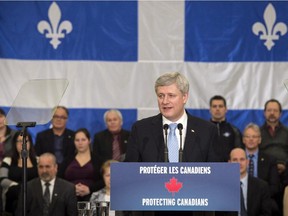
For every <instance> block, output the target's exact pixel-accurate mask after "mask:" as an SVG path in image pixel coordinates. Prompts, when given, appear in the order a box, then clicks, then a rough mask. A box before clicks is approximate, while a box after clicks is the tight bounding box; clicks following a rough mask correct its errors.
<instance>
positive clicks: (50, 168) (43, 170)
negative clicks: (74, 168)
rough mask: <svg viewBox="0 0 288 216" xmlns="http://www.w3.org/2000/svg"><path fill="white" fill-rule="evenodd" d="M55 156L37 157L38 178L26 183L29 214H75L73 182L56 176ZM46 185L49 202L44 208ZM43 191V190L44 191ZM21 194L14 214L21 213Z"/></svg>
mask: <svg viewBox="0 0 288 216" xmlns="http://www.w3.org/2000/svg"><path fill="white" fill-rule="evenodd" d="M56 173H57V163H56V158H55V156H54V155H53V154H51V153H44V154H42V155H41V156H40V157H39V163H38V174H39V178H36V179H33V180H31V181H29V182H28V183H27V200H26V209H27V215H29V216H39V215H46V216H75V215H77V198H76V192H75V186H74V184H72V183H70V182H68V181H65V180H63V179H60V178H57V177H56ZM47 183H48V184H49V185H48V189H47V190H49V192H48V197H49V198H48V199H49V201H48V202H49V204H48V206H47V211H46V212H45V211H44V210H46V209H45V208H46V207H45V204H44V203H45V201H44V200H45V198H44V196H45V193H46V191H45V189H46V186H45V184H47ZM44 191H45V192H44ZM22 203H23V200H22V196H21V197H20V199H19V202H18V208H17V210H16V215H17V216H18V215H19V216H20V215H22V211H23V207H22Z"/></svg>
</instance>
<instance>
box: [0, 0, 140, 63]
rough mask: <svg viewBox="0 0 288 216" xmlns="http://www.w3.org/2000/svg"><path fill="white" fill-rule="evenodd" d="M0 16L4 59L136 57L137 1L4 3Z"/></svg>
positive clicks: (115, 58)
mask: <svg viewBox="0 0 288 216" xmlns="http://www.w3.org/2000/svg"><path fill="white" fill-rule="evenodd" d="M0 20H1V22H0V30H1V34H0V41H1V46H0V48H1V49H0V57H1V58H17V59H34V60H37V59H39V60H40V59H47V60H53V59H57V60H100V61H136V60H137V44H138V41H137V38H138V36H137V30H138V29H137V1H126V2H117V1H114V2H110V1H88V2H85V3H83V2H79V1H72V2H71V1H67V2H66V1H59V2H57V3H55V2H53V3H52V4H51V1H35V2H34V1H29V2H17V4H15V2H13V1H11V2H0ZM4 30H5V31H4ZM47 41H49V42H50V43H47ZM51 44H52V45H53V46H51ZM60 44H61V45H60Z"/></svg>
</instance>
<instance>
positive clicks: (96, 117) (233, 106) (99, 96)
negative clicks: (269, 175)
mask: <svg viewBox="0 0 288 216" xmlns="http://www.w3.org/2000/svg"><path fill="white" fill-rule="evenodd" d="M287 11H288V2H285V1H279V2H278V1H272V2H267V1H224V2H223V1H221V2H220V1H219V2H218V1H190V0H189V1H184V0H182V1H181V0H180V1H155V2H154V1H84V2H82V1H27V2H21V1H20V2H15V1H1V2H0V73H1V79H0V92H1V97H0V107H2V108H4V109H5V110H9V108H10V107H11V106H12V103H13V100H14V99H15V98H16V95H17V93H18V91H19V89H20V88H21V86H22V85H23V84H24V83H25V82H27V81H28V80H32V79H67V80H68V81H69V86H68V88H67V90H66V92H65V94H64V95H63V98H62V100H61V101H60V105H64V106H67V107H68V108H69V109H70V113H71V114H70V118H69V121H68V127H69V128H71V129H77V128H79V127H87V128H88V129H89V130H90V132H91V134H92V135H93V134H94V133H96V132H98V131H100V130H102V129H104V128H105V124H104V121H103V113H104V112H105V111H106V110H107V109H110V108H117V109H120V110H121V112H122V113H123V116H124V128H126V129H130V128H131V125H132V124H133V123H134V122H135V121H136V120H137V119H141V118H145V117H147V116H150V115H154V114H157V113H158V109H157V102H156V96H155V92H154V82H155V80H156V79H157V77H159V76H160V75H161V74H163V73H165V72H168V71H179V72H181V73H183V74H184V75H185V76H187V78H188V79H189V81H190V84H191V85H190V95H189V100H188V102H187V105H186V107H187V110H188V111H189V112H190V113H192V114H195V115H197V116H200V117H202V118H204V119H209V111H208V109H209V99H210V98H211V97H212V96H214V95H216V94H219V95H223V96H224V97H225V98H226V99H227V105H228V109H229V111H228V114H227V116H228V120H229V121H230V122H232V123H233V124H235V125H236V126H238V127H239V128H240V130H243V128H244V127H245V125H246V124H248V123H249V122H255V123H257V124H259V125H261V124H263V121H264V118H263V107H264V103H265V102H266V101H267V100H269V99H271V98H276V99H278V100H279V101H280V102H281V103H282V104H283V108H284V113H283V116H282V121H283V122H284V124H285V125H287V124H288V118H287V107H288V93H287V90H286V89H285V87H284V84H283V82H284V81H285V80H286V79H288V64H287V61H288V49H287V48H288V33H287V29H288V28H287V26H288V13H287ZM34 99H35V98H33V97H29V95H28V96H27V98H26V99H25V100H27V104H28V106H29V104H30V106H31V107H30V108H31V110H32V111H33V110H34V109H37V108H39V107H37V106H35V105H34V104H35V101H33V100H34ZM47 100H48V98H47ZM32 104H33V105H32ZM49 126H50V124H49V123H47V124H46V125H37V126H36V127H35V128H32V129H29V130H30V131H31V133H32V134H33V136H34V137H35V134H36V133H37V132H38V131H40V130H43V129H45V128H48V127H49Z"/></svg>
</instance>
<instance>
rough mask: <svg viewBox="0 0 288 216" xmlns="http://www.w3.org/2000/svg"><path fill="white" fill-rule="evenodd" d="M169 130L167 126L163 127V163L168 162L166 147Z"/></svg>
mask: <svg viewBox="0 0 288 216" xmlns="http://www.w3.org/2000/svg"><path fill="white" fill-rule="evenodd" d="M168 128H169V125H168V124H164V125H163V129H164V134H165V139H164V162H168V147H167V134H168V132H167V130H168Z"/></svg>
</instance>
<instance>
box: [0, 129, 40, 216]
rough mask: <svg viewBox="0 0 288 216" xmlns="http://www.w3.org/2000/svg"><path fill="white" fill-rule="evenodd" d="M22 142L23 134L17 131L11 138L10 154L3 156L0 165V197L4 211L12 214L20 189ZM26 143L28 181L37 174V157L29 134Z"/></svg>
mask: <svg viewBox="0 0 288 216" xmlns="http://www.w3.org/2000/svg"><path fill="white" fill-rule="evenodd" d="M22 144H23V136H22V134H21V132H20V131H17V132H16V133H15V135H14V137H13V139H12V149H11V156H9V157H5V158H4V159H3V161H2V164H1V167H0V184H1V187H2V188H3V191H2V198H3V207H4V212H7V213H10V214H12V215H13V212H14V211H15V209H16V207H17V201H18V196H19V194H20V191H21V183H22V173H23V167H22V157H21V150H22ZM26 145H27V151H28V155H27V181H29V180H31V179H33V178H35V177H37V176H38V172H37V157H36V154H35V151H34V148H33V143H32V137H31V135H30V134H27V136H26ZM5 198H6V199H5Z"/></svg>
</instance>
